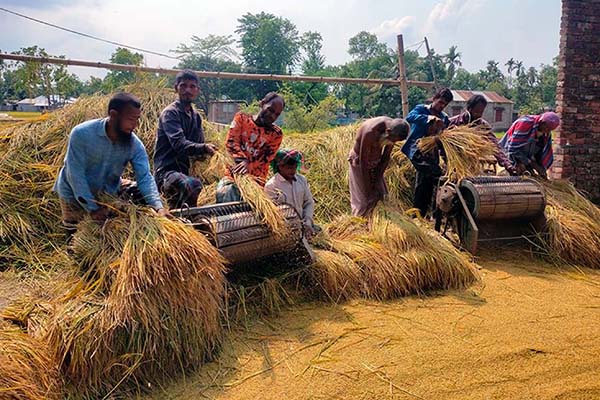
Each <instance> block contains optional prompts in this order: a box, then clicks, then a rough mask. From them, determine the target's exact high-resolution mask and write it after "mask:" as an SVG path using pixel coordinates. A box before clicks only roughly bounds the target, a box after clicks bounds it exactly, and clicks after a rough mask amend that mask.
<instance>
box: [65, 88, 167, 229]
mask: <svg viewBox="0 0 600 400" xmlns="http://www.w3.org/2000/svg"><path fill="white" fill-rule="evenodd" d="M140 108H141V104H140V101H139V100H138V99H137V98H136V97H135V96H133V95H131V94H129V93H118V94H116V95H114V96H113V97H112V99H110V102H109V103H108V117H107V118H102V119H94V120H90V121H86V122H84V123H82V124H79V125H77V126H76V127H75V128H73V130H72V131H71V134H70V135H69V142H68V147H67V154H66V156H65V163H64V166H63V167H62V168H61V170H60V172H59V174H58V179H57V180H56V183H55V184H54V191H55V192H57V193H58V196H59V197H60V203H61V211H62V218H63V224H64V226H65V228H66V230H67V235H68V237H70V236H71V235H72V234H73V233H74V232H75V231H76V229H77V223H78V222H79V221H81V219H83V217H84V216H85V215H86V214H89V215H90V216H91V217H92V218H93V219H95V220H97V221H104V220H105V219H106V218H108V216H109V210H108V208H107V207H106V206H104V205H103V204H102V203H100V202H99V200H98V197H99V196H100V195H101V194H108V195H113V196H115V195H117V193H118V191H119V188H120V185H121V175H122V174H123V170H124V169H125V167H126V166H127V164H128V163H130V164H131V166H132V167H133V171H134V173H135V177H136V179H137V185H138V188H139V190H140V192H141V194H142V195H143V196H144V200H145V201H146V204H148V205H149V206H150V207H152V208H154V209H155V210H156V211H158V213H159V215H161V216H165V215H167V212H166V211H165V210H164V208H163V204H162V202H161V200H160V196H159V194H158V189H157V188H156V184H155V182H154V178H153V177H152V175H151V174H150V165H149V163H148V155H147V154H146V149H145V148H144V144H143V143H142V142H141V140H140V139H139V138H138V137H137V136H136V135H135V134H134V133H133V130H134V129H135V128H136V127H137V125H138V120H139V118H140V113H141V112H140Z"/></svg>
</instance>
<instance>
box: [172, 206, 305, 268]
mask: <svg viewBox="0 0 600 400" xmlns="http://www.w3.org/2000/svg"><path fill="white" fill-rule="evenodd" d="M278 207H279V210H280V212H281V213H282V215H283V216H284V218H285V219H286V223H287V226H288V230H289V233H288V234H287V235H286V236H285V237H278V238H275V237H274V235H273V233H272V232H271V230H270V229H269V228H268V227H267V226H265V225H264V224H263V223H262V222H261V220H260V218H259V217H258V216H257V215H256V214H255V213H254V212H253V211H252V209H251V208H250V205H249V204H248V203H245V202H233V203H222V204H214V205H209V206H203V207H193V208H187V209H180V210H172V211H171V213H172V214H173V215H175V216H177V217H180V218H183V219H184V220H186V222H187V223H188V224H189V225H191V226H193V227H194V228H195V229H197V230H199V231H201V232H203V233H205V234H206V235H207V236H208V238H209V240H210V241H211V242H212V243H213V245H215V246H216V247H217V248H218V249H219V250H220V251H221V254H223V256H224V257H225V258H226V259H227V260H228V261H229V262H230V263H231V264H246V263H252V262H255V261H257V260H259V259H261V258H265V257H269V256H273V255H277V254H282V255H290V254H291V253H295V252H298V251H301V252H302V251H306V249H305V248H304V246H303V240H302V238H303V233H302V220H301V219H300V216H299V215H298V213H297V212H296V210H294V209H293V208H292V207H290V206H289V205H287V204H279V205H278Z"/></svg>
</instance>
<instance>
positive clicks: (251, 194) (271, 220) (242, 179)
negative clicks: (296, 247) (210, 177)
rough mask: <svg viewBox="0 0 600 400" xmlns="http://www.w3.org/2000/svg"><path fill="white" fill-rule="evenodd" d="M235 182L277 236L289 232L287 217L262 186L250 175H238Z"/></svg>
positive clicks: (253, 208)
mask: <svg viewBox="0 0 600 400" xmlns="http://www.w3.org/2000/svg"><path fill="white" fill-rule="evenodd" d="M234 180H235V183H236V185H237V186H238V188H239V189H240V193H241V195H242V198H243V199H244V201H245V202H247V203H248V204H250V207H251V208H252V210H254V212H255V213H256V214H257V215H258V216H259V217H260V218H261V221H262V223H263V224H265V225H266V226H268V227H269V228H270V229H271V231H272V232H273V234H274V235H275V236H284V235H286V234H287V233H288V226H287V224H286V221H285V217H284V216H283V215H282V214H281V212H280V211H279V208H278V207H277V205H275V203H274V202H273V201H272V200H271V199H270V198H269V196H267V194H266V193H265V191H264V189H263V187H262V186H260V185H259V184H258V183H256V181H255V180H254V179H253V178H252V177H251V176H249V175H247V174H246V175H236V176H235V177H234Z"/></svg>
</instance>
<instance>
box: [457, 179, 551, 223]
mask: <svg viewBox="0 0 600 400" xmlns="http://www.w3.org/2000/svg"><path fill="white" fill-rule="evenodd" d="M460 191H461V194H462V195H463V197H464V198H465V201H466V203H467V206H468V207H469V211H470V212H471V215H473V218H475V220H478V221H482V220H507V219H529V218H534V217H537V216H539V215H541V214H543V212H544V208H545V207H546V196H545V195H544V191H543V188H542V186H541V185H540V184H539V183H538V182H536V181H535V180H533V179H529V178H521V177H518V176H478V177H473V178H466V179H463V181H462V182H461V184H460Z"/></svg>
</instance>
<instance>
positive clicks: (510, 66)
mask: <svg viewBox="0 0 600 400" xmlns="http://www.w3.org/2000/svg"><path fill="white" fill-rule="evenodd" d="M516 64H517V62H516V61H515V59H514V58H512V57H511V58H510V60H508V61H507V62H506V64H504V65H506V66H507V67H508V75H510V77H511V78H512V72H513V71H514V70H515V65H516Z"/></svg>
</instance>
